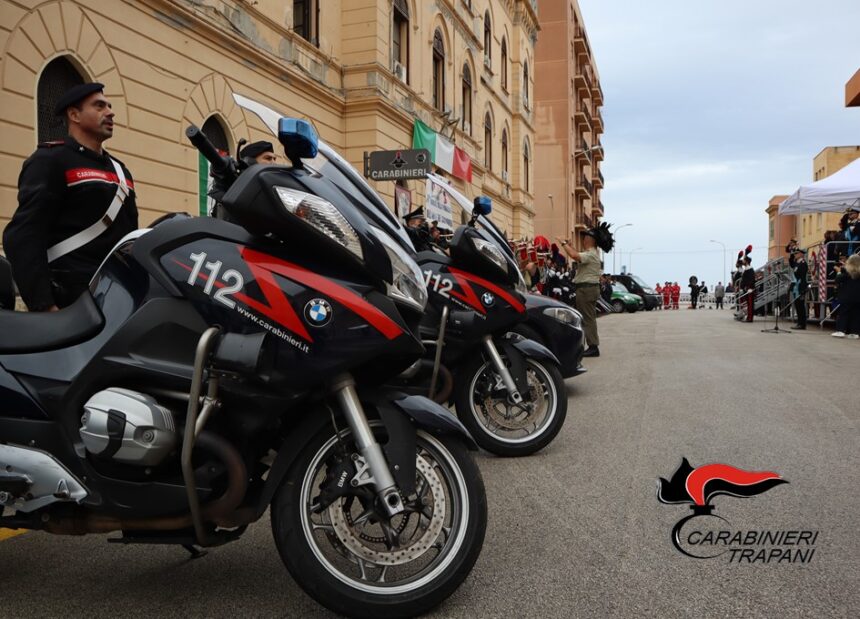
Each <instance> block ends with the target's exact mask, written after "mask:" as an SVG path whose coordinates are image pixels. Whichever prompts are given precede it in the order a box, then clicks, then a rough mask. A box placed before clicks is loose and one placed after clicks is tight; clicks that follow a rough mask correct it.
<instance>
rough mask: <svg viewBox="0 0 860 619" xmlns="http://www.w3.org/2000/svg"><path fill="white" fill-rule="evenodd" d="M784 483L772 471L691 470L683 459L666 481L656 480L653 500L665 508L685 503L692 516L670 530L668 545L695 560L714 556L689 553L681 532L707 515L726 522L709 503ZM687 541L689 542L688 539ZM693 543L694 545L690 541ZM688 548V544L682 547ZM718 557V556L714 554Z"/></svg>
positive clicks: (707, 467) (718, 466) (714, 467)
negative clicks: (670, 541) (720, 496)
mask: <svg viewBox="0 0 860 619" xmlns="http://www.w3.org/2000/svg"><path fill="white" fill-rule="evenodd" d="M786 483H788V482H787V481H786V480H784V479H783V478H782V477H781V476H780V475H779V474H778V473H774V472H772V471H745V470H743V469H739V468H736V467H734V466H730V465H728V464H705V465H703V466H700V467H698V468H693V467H692V466H691V465H690V463H689V462H688V461H687V459H686V458H684V459H683V460H682V461H681V465H680V466H679V467H678V469H677V470H676V471H675V473H674V474H673V475H672V478H671V479H670V480H666V479H664V478H662V477H661V478H660V482H659V484H658V486H657V499H659V501H660V502H661V503H665V504H667V505H675V504H686V505H689V506H690V509H691V510H692V512H693V513H692V514H690V515H688V516H686V517H684V518H682V519H681V520H679V521H678V523H677V524H676V525H675V526H674V528H673V529H672V543H673V544H674V545H675V548H677V549H678V551H680V552H682V553H683V554H685V555H687V556H688V557H695V558H697V559H706V558H712V557H715V556H718V555H715V554H708V555H705V556H703V555H700V554H693V553H692V552H690V551H689V550H688V549H686V548H685V544H682V529H683V527H684V525H686V524H687V523H688V522H690V521H691V520H693V519H694V518H698V517H704V516H709V517H711V518H717V519H719V520H721V521H723V522H726V523H727V522H728V521H727V520H726V519H725V518H721V517H720V516H717V515H715V514H714V513H713V511H714V506H713V505H712V504H711V501H712V500H713V498H714V497H716V496H719V495H728V496H735V497H744V498H748V497H752V496H755V495H757V494H761V493H763V492H767V491H768V490H770V489H771V488H774V487H775V486H779V485H781V484H786ZM689 538H690V539H689V540H687V541H688V542H689V541H691V540H693V536H689ZM693 543H695V542H693ZM686 546H689V544H686ZM718 554H722V553H718Z"/></svg>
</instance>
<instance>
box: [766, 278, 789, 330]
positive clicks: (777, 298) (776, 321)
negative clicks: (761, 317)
mask: <svg viewBox="0 0 860 619" xmlns="http://www.w3.org/2000/svg"><path fill="white" fill-rule="evenodd" d="M781 279H782V278H781V277H779V276H778V275H777V277H776V299H775V300H774V303H773V305H774V307H775V309H776V311H775V312H774V314H776V318H775V320H774V323H773V328H772V329H762V330H761V332H762V333H774V334H777V335H778V334H780V333H783V334H785V335H791V331H788V330H787V329H780V328H779V315H780V314H781V313H782V310H781V309H780V308H779V284H780V280H781ZM788 296H789V297H790V296H791V293H790V292H789V295H788ZM789 303H791V302H790V301H789Z"/></svg>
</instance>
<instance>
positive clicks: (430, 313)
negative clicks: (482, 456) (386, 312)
mask: <svg viewBox="0 0 860 619" xmlns="http://www.w3.org/2000/svg"><path fill="white" fill-rule="evenodd" d="M490 210H491V203H490V200H489V198H486V197H479V198H476V199H475V201H474V204H473V207H472V209H471V212H470V213H469V216H470V219H469V222H468V223H467V224H465V225H462V226H460V227H459V228H458V229H457V230H456V231H455V233H454V236H453V239H452V240H451V242H450V243H449V244H448V247H447V248H446V250H445V251H439V250H436V251H434V250H432V249H431V250H426V251H421V252H419V253H418V256H417V259H418V264H419V265H420V267H421V269H422V270H423V271H424V276H425V280H426V283H427V291H428V294H429V298H430V301H429V303H428V305H427V309H426V311H425V314H424V317H423V319H422V321H421V334H422V338H423V341H424V344H425V346H427V355H426V356H425V358H424V359H423V360H422V361H421V362H419V363H416V364H415V365H414V366H413V367H412V368H410V370H409V371H407V372H406V373H404V374H403V375H401V376H400V377H398V379H397V381H396V382H395V383H394V384H395V385H397V386H399V387H400V388H403V389H408V390H410V392H412V393H422V394H428V395H429V396H430V397H432V398H433V399H435V400H436V401H437V402H440V403H453V404H454V407H455V409H456V411H457V415H458V417H459V418H460V420H461V421H462V422H463V424H464V425H465V426H466V427H467V428H468V429H469V431H470V432H471V434H472V436H473V437H474V439H475V441H476V442H477V443H478V445H480V446H481V447H483V448H484V449H486V450H487V451H490V452H492V453H494V454H497V455H501V456H526V455H530V454H533V453H535V452H536V451H538V450H540V449H542V448H544V447H545V446H547V445H548V444H549V443H550V442H551V441H552V440H553V439H554V438H555V436H556V435H557V434H558V432H559V431H560V430H561V427H562V425H563V424H564V419H565V416H566V414H567V392H566V389H565V386H564V379H563V378H562V376H561V371H560V369H559V366H560V363H559V360H558V359H557V358H556V357H555V355H553V353H552V352H550V351H549V350H548V349H547V348H546V347H544V346H542V345H541V344H538V343H536V342H533V341H531V340H528V339H526V338H524V337H522V336H521V335H519V334H517V333H513V330H514V328H515V327H516V326H517V325H518V324H519V323H521V322H523V321H525V320H526V319H527V318H528V315H527V313H526V299H525V296H524V293H525V286H524V283H523V280H522V275H521V273H520V271H519V268H518V267H517V264H516V262H515V261H514V260H513V259H512V258H511V257H509V256H508V255H507V254H506V252H505V251H503V246H506V245H507V244H506V243H505V242H504V239H503V237H502V236H501V233H500V232H498V230H497V229H496V228H495V227H494V226H493V225H492V224H491V223H490V222H489V220H488V219H487V218H486V217H487V215H489V213H490Z"/></svg>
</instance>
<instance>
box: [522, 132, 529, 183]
mask: <svg viewBox="0 0 860 619" xmlns="http://www.w3.org/2000/svg"><path fill="white" fill-rule="evenodd" d="M529 158H530V155H529V143H528V141H526V142H523V189H525V190H526V191H528V190H529Z"/></svg>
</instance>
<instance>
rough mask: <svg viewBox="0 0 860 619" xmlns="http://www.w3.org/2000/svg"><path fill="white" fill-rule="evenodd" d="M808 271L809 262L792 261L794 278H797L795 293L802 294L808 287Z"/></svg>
mask: <svg viewBox="0 0 860 619" xmlns="http://www.w3.org/2000/svg"><path fill="white" fill-rule="evenodd" d="M808 273H809V264H808V263H807V262H806V260H795V261H794V278H795V279H796V280H797V293H798V294H803V293H805V292H806V290H807V289H808V288H809V282H808V281H807V279H806V276H807V274H808Z"/></svg>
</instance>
